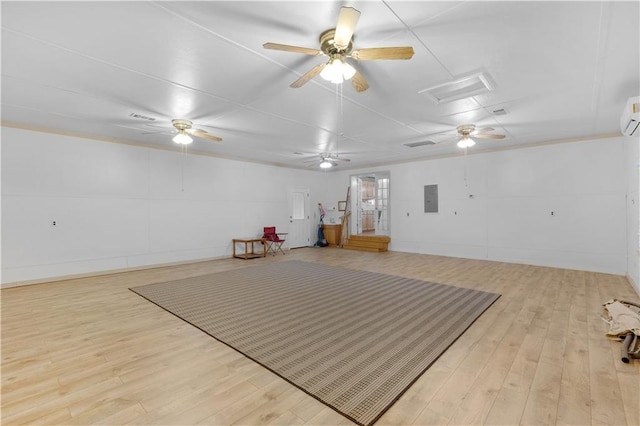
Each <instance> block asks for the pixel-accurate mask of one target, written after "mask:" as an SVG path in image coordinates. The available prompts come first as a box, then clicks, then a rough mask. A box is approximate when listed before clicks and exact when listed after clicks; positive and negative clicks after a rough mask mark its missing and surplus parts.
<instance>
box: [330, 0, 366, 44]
mask: <svg viewBox="0 0 640 426" xmlns="http://www.w3.org/2000/svg"><path fill="white" fill-rule="evenodd" d="M358 19H360V11H359V10H357V9H354V8H352V7H342V8H340V15H339V16H338V25H336V32H335V35H334V37H333V41H334V43H335V46H336V47H337V48H338V49H346V48H347V47H348V46H349V43H350V42H351V37H353V32H354V31H355V30H356V24H357V23H358Z"/></svg>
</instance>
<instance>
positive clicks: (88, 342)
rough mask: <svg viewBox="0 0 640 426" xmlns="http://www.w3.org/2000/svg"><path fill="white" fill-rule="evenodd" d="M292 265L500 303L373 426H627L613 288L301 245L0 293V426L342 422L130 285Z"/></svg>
mask: <svg viewBox="0 0 640 426" xmlns="http://www.w3.org/2000/svg"><path fill="white" fill-rule="evenodd" d="M291 259H300V260H306V261H314V262H321V263H326V264H330V265H336V266H344V267H349V268H354V269H362V270H368V271H373V272H382V273H388V274H394V275H402V276H407V277H412V278H419V279H424V280H429V281H434V282H439V283H445V284H452V285H458V286H464V287H472V288H476V289H481V290H487V291H493V292H498V293H500V294H502V297H501V298H500V299H499V300H498V301H497V302H496V303H495V304H494V305H493V306H492V307H491V308H490V309H489V310H487V312H485V314H484V315H482V316H481V317H480V318H479V319H478V320H477V321H476V322H475V323H474V324H473V326H472V327H471V328H469V330H467V332H466V333H465V334H464V335H462V336H461V337H460V338H459V339H458V340H457V341H456V343H454V344H453V345H452V346H451V347H450V348H449V350H447V351H446V352H445V353H444V354H443V355H442V356H441V357H440V359H438V361H436V362H435V364H434V365H433V366H432V367H431V368H430V369H428V370H427V371H426V372H425V373H424V374H423V375H422V377H421V378H420V379H419V380H418V381H417V382H416V383H415V384H414V385H413V386H412V387H411V388H410V389H409V390H408V391H407V392H406V393H405V394H404V395H403V396H402V398H400V400H399V401H398V402H396V404H395V405H394V406H393V407H392V408H391V409H390V410H389V411H387V413H385V414H384V416H383V417H382V418H381V419H380V420H379V421H378V423H377V425H400V424H402V425H427V424H458V425H460V424H465V425H466V424H481V423H487V424H508V425H510V424H518V423H521V424H536V425H537V424H554V423H557V424H581V425H583V424H617V425H621V424H629V425H639V424H640V361H635V362H633V363H632V364H623V363H622V362H621V360H620V343H618V342H612V341H609V340H607V339H606V338H605V336H604V333H605V332H606V330H607V325H606V324H605V323H604V322H603V321H602V320H601V319H600V313H601V307H602V303H603V302H605V301H607V300H609V299H611V298H614V297H615V298H621V299H627V300H632V301H636V302H637V301H639V298H638V296H637V295H636V294H635V292H634V291H633V289H632V288H631V286H630V285H629V283H628V282H627V280H626V279H625V278H624V277H621V276H615V275H607V274H597V273H590V272H581V271H572V270H563V269H553V268H543V267H537V266H527V265H515V264H506V263H499V262H487V261H479V260H467V259H454V258H447V257H439V256H427V255H417V254H407V253H396V252H387V253H362V252H354V251H349V250H342V249H338V248H305V249H298V250H292V251H289V252H287V254H286V255H284V256H283V255H279V256H276V257H271V256H269V257H267V258H264V259H262V258H261V259H253V260H249V261H245V260H240V259H223V260H216V261H210V262H201V263H193V264H187V265H179V266H172V267H164V268H156V269H149V270H144V271H134V272H126V273H118V274H112V275H104V276H98V277H92V278H82V279H75V280H67V281H59V282H52V283H46V284H39V285H32V286H26V287H19V288H9V289H4V290H2V291H1V292H0V297H1V298H2V300H1V309H2V312H1V319H2V323H1V325H2V347H1V349H2V370H1V374H2V395H1V396H2V424H3V425H10V424H47V425H61V424H111V425H116V424H153V425H160V424H165V425H168V424H173V425H178V424H179V425H190V424H217V425H224V424H245V425H253V424H296V425H297V424H316V425H336V424H351V423H350V422H349V421H348V420H346V419H345V418H344V417H342V416H340V415H339V414H337V413H335V412H334V411H333V410H331V409H329V408H327V407H325V406H324V405H323V404H321V403H319V402H317V401H316V400H315V399H313V398H311V397H309V396H308V395H306V394H305V393H303V392H302V391H300V390H298V389H296V388H295V387H293V386H292V385H290V384H288V383H287V382H285V381H284V380H282V379H280V378H279V377H277V376H276V375H274V374H272V373H270V372H269V371H267V370H265V369H264V368H262V367H260V366H259V365H257V364H255V363H253V362H252V361H250V360H248V359H246V358H244V357H243V356H242V355H239V354H238V353H236V352H235V351H234V350H232V349H230V348H228V347H227V346H225V345H224V344H222V343H219V342H217V341H216V340H214V339H212V338H211V337H209V336H207V335H206V334H204V333H202V332H200V331H199V330H197V329H195V328H194V327H192V326H190V325H189V324H186V323H184V322H183V321H181V320H180V319H178V318H176V317H174V316H173V315H171V314H169V313H167V312H165V311H164V310H162V309H161V308H159V307H157V306H155V305H153V304H152V303H150V302H148V301H146V300H145V299H143V298H141V297H140V296H137V295H136V294H134V293H133V292H131V291H129V290H128V287H132V286H137V285H142V284H147V283H153V282H162V281H167V280H172V279H177V278H182V277H187V276H194V275H202V274H208V273H214V272H218V271H223V270H228V269H234V268H243V267H251V266H256V265H260V264H264V263H268V262H282V261H287V260H291Z"/></svg>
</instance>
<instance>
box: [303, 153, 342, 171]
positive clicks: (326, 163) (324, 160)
mask: <svg viewBox="0 0 640 426" xmlns="http://www.w3.org/2000/svg"><path fill="white" fill-rule="evenodd" d="M319 157H320V158H319V160H318V158H314V159H312V160H307V161H305V163H318V161H320V162H319V163H318V165H319V166H320V168H321V169H330V168H331V167H336V166H338V163H339V162H350V161H351V160H350V159H348V158H343V157H338V155H331V154H329V153H327V152H323V153H321V154H319Z"/></svg>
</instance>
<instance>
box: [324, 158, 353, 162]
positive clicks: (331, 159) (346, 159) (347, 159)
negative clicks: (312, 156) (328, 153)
mask: <svg viewBox="0 0 640 426" xmlns="http://www.w3.org/2000/svg"><path fill="white" fill-rule="evenodd" d="M327 160H329V161H344V162H347V163H348V162H349V161H351V160H350V159H349V158H340V157H328V158H327Z"/></svg>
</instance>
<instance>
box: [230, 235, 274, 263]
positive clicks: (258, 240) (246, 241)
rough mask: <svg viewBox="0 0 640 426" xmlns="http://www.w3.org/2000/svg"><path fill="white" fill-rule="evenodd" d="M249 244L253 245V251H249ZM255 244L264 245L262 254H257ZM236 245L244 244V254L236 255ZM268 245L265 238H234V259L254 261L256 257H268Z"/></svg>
mask: <svg viewBox="0 0 640 426" xmlns="http://www.w3.org/2000/svg"><path fill="white" fill-rule="evenodd" d="M249 243H251V251H249ZM254 243H262V252H261V253H256V252H255V250H254V247H253V244H254ZM236 244H244V253H238V254H236ZM266 256H267V245H266V244H265V241H264V238H234V239H233V257H237V258H238V259H253V258H255V257H266Z"/></svg>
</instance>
